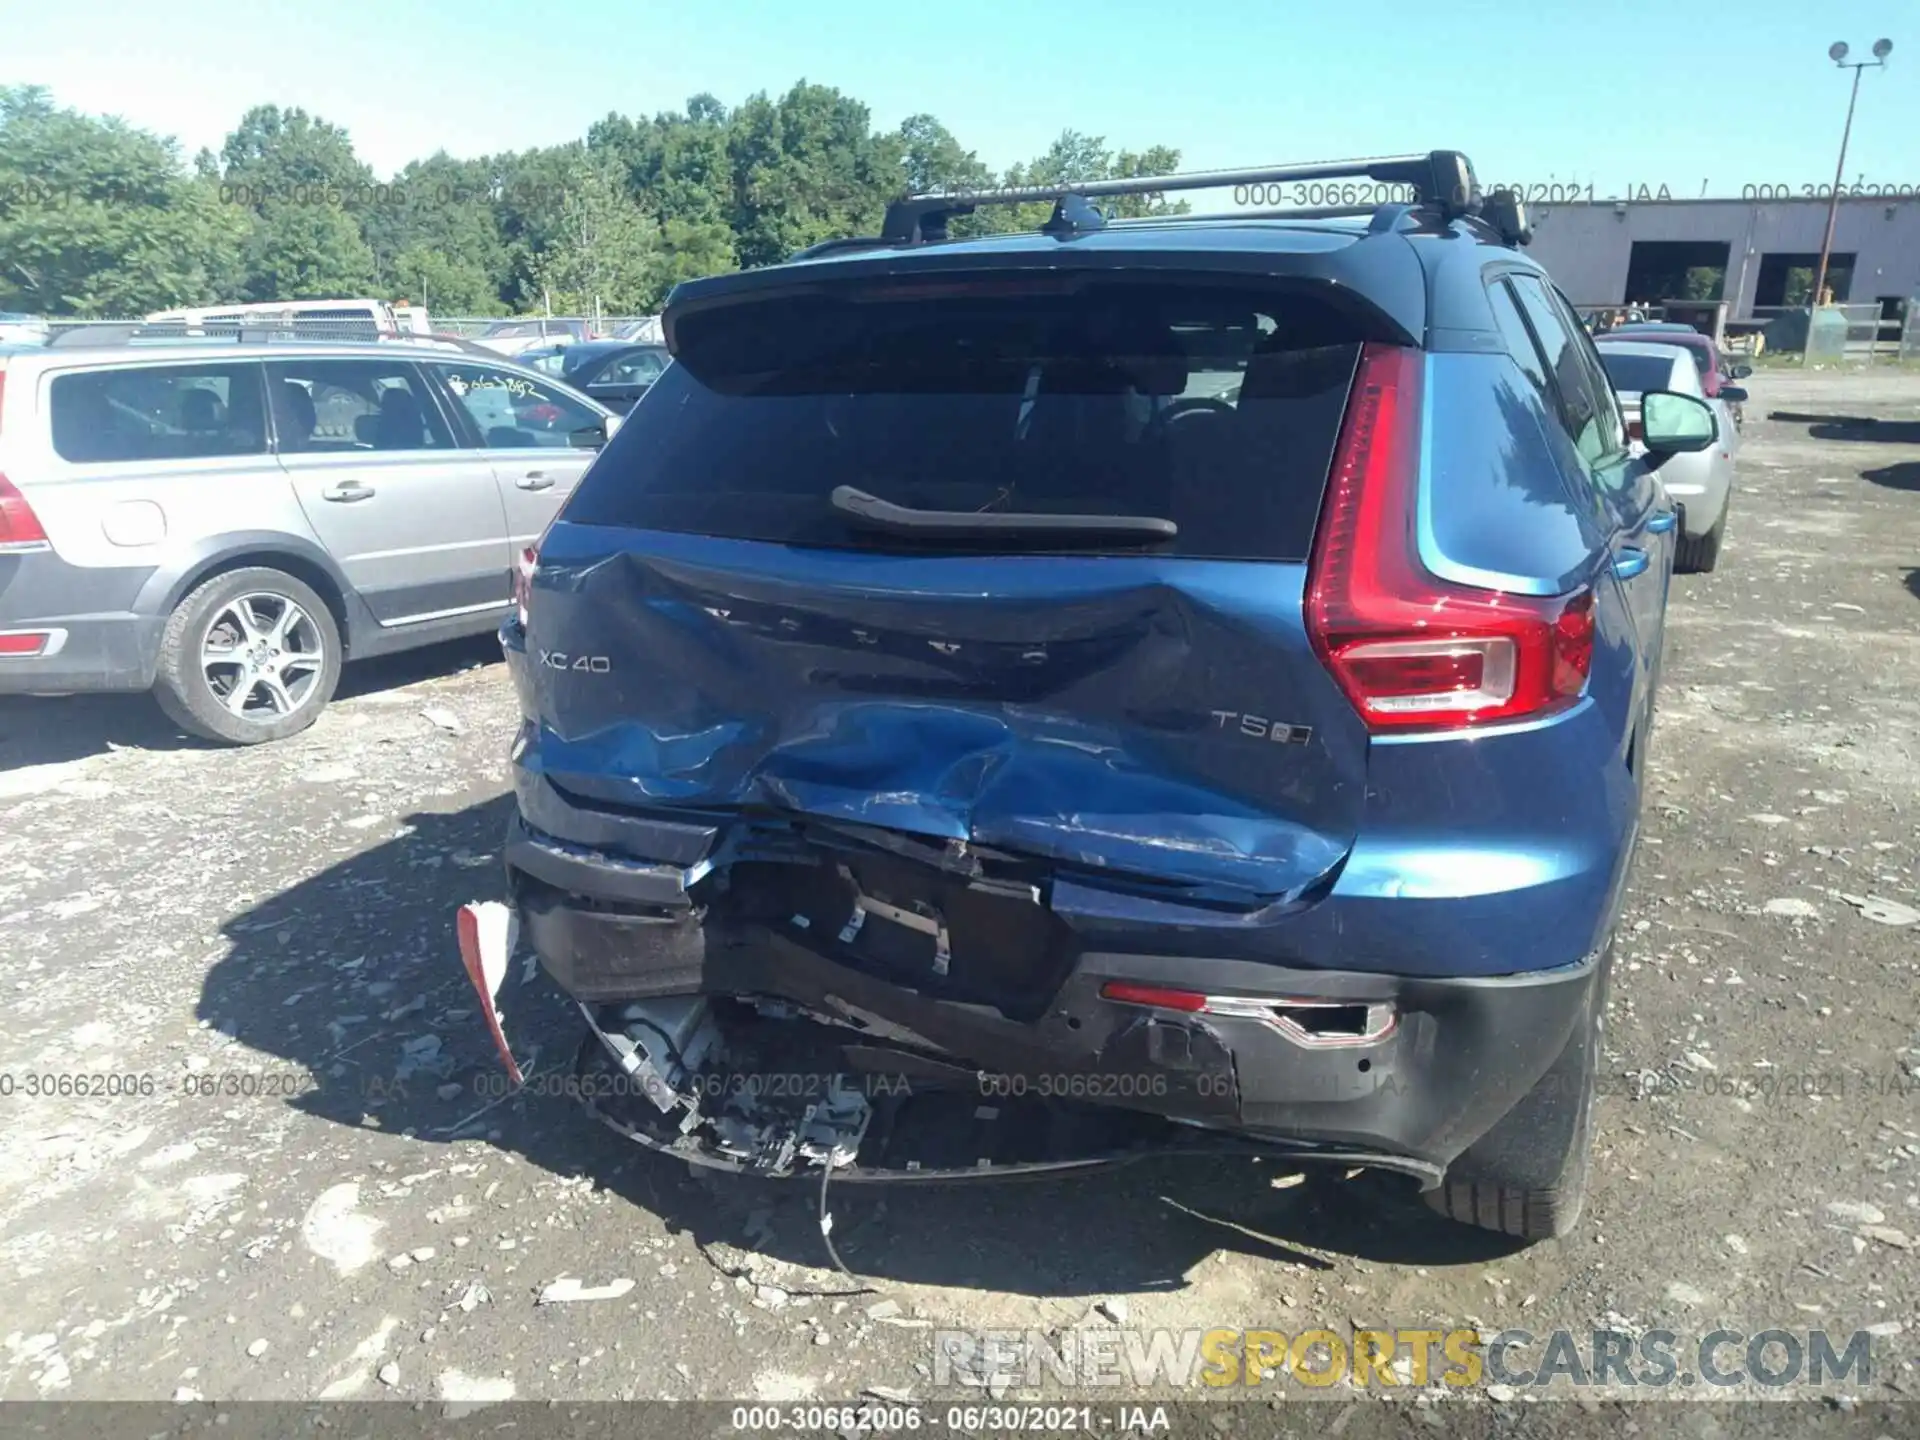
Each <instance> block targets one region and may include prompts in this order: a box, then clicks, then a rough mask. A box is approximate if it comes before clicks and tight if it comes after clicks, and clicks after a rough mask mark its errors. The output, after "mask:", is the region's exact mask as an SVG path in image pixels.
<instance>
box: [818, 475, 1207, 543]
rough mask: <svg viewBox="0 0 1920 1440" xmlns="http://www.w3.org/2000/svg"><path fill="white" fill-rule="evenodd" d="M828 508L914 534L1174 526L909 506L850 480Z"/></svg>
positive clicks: (1137, 518) (1155, 537)
mask: <svg viewBox="0 0 1920 1440" xmlns="http://www.w3.org/2000/svg"><path fill="white" fill-rule="evenodd" d="M832 502H833V508H834V509H836V510H838V511H839V512H840V513H841V514H842V515H845V516H846V517H847V518H848V519H849V520H851V521H852V522H854V523H855V524H857V525H860V526H863V527H864V528H866V529H869V530H879V531H882V532H884V533H885V534H888V535H906V536H912V537H914V538H917V539H926V538H934V539H949V540H1008V539H1019V538H1025V537H1033V538H1036V539H1056V538H1057V539H1063V540H1064V539H1079V540H1131V541H1135V542H1141V541H1165V540H1172V539H1175V538H1176V537H1178V535H1179V534H1180V527H1179V526H1178V525H1176V524H1174V523H1173V521H1171V520H1163V519H1161V518H1160V517H1159V516H1157V515H1042V514H1036V513H1031V512H1000V513H982V512H978V511H969V510H915V509H911V508H910V507H908V506H905V505H895V504H894V503H893V502H892V501H891V500H882V499H881V498H880V497H879V496H878V495H869V494H868V493H867V492H866V491H864V490H856V489H855V488H854V487H853V486H851V485H836V486H835V487H834V490H833V495H832Z"/></svg>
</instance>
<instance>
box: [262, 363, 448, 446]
mask: <svg viewBox="0 0 1920 1440" xmlns="http://www.w3.org/2000/svg"><path fill="white" fill-rule="evenodd" d="M267 371H268V379H269V382H270V384H271V387H272V394H273V409H274V425H275V431H276V433H277V435H278V436H279V444H280V450H281V453H283V454H326V453H335V452H342V451H367V450H448V449H451V448H452V447H453V435H452V433H451V432H450V431H449V430H448V428H447V422H446V420H445V419H444V418H443V417H442V416H441V414H440V411H439V408H438V407H437V406H436V405H435V404H434V401H433V397H432V396H431V395H429V394H428V393H427V387H426V382H425V381H424V380H423V379H422V378H421V375H420V372H419V371H418V370H417V369H415V368H414V367H413V366H412V365H409V364H406V363H405V362H403V361H388V360H285V361H276V362H274V363H273V364H271V365H269V366H268V367H267Z"/></svg>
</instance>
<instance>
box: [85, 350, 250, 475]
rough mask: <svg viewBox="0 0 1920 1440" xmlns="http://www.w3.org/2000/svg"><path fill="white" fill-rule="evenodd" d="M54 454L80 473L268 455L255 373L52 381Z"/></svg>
mask: <svg viewBox="0 0 1920 1440" xmlns="http://www.w3.org/2000/svg"><path fill="white" fill-rule="evenodd" d="M49 404H50V406H51V409H52V426H53V448H54V450H55V452H56V453H57V454H58V455H59V456H60V458H61V459H63V460H66V461H68V462H70V463H72V464H77V465H106V464H112V463H114V462H116V461H130V460H204V459H210V458H213V457H215V456H220V455H258V454H262V453H264V452H265V450H266V448H267V429H266V425H265V424H264V423H263V420H262V414H261V403H260V367H259V366H258V365H246V364H238V365H146V366H137V367H129V368H127V369H124V370H88V371H82V372H80V373H78V374H72V375H58V376H55V377H54V381H53V385H52V389H51V396H50V400H49Z"/></svg>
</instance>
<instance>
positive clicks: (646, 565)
mask: <svg viewBox="0 0 1920 1440" xmlns="http://www.w3.org/2000/svg"><path fill="white" fill-rule="evenodd" d="M1329 296H1330V291H1329V290H1321V289H1317V288H1315V287H1304V288H1303V287H1299V286H1294V287H1287V286H1276V285H1274V284H1273V283H1272V282H1263V283H1262V284H1260V285H1255V286H1250V285H1248V284H1245V283H1241V284H1236V285H1232V286H1222V285H1221V284H1220V283H1218V282H1214V283H1198V282H1196V283H1182V282H1178V281H1170V280H1168V279H1166V278H1165V277H1160V278H1159V279H1157V280H1156V281H1154V282H1153V283H1150V284H1143V283H1138V282H1133V283H1127V282H1121V281H1118V280H1114V279H1107V280H1101V281H1091V280H1084V279H1075V278H1073V277H1070V276H1052V277H1040V278H1038V279H1036V278H1034V277H1031V276H1029V277H1026V278H1023V279H1021V280H1019V281H1018V282H1017V283H1003V282H998V281H994V280H991V279H987V280H982V281H978V282H968V283H951V282H949V283H947V284H944V285H943V286H941V287H939V290H938V293H930V292H929V289H928V287H925V286H921V287H917V288H915V289H913V290H911V291H902V290H901V289H900V288H899V287H898V286H893V287H891V288H889V286H887V285H886V284H884V283H883V284H881V285H879V286H877V287H876V286H863V287H861V288H860V289H858V290H850V291H848V292H847V293H829V294H826V295H822V294H821V293H819V292H818V291H816V292H815V293H814V294H812V295H810V296H808V297H804V298H803V299H800V300H797V301H796V300H769V301H765V302H760V303H757V304H754V305H751V306H745V307H737V308H736V309H735V310H733V311H731V312H729V313H728V315H727V316H726V317H725V318H724V320H716V322H715V323H714V324H713V325H712V326H711V327H709V328H706V329H704V330H703V329H701V328H699V327H690V326H686V325H683V326H682V327H681V328H680V330H679V331H678V332H677V336H676V339H677V348H678V354H677V358H678V360H679V362H680V363H678V364H676V365H675V366H673V367H672V368H671V369H670V370H668V371H667V372H666V374H664V375H663V376H662V377H661V379H660V380H659V381H658V382H656V384H655V385H654V387H653V388H652V390H651V391H650V392H649V394H648V395H647V397H646V398H645V399H644V400H643V401H642V402H641V403H640V404H639V406H638V407H636V409H635V410H634V412H633V415H632V417H631V418H630V419H629V421H628V422H627V424H626V425H625V426H624V427H623V428H622V429H621V431H620V432H619V434H618V435H617V436H616V438H615V439H614V441H613V442H612V443H611V444H610V445H609V447H608V448H607V450H606V451H605V452H604V453H603V455H602V456H601V458H600V459H599V460H598V461H597V462H596V464H595V465H594V467H593V469H592V470H591V472H590V473H589V474H588V476H587V477H586V479H585V480H583V482H582V484H581V486H580V489H579V490H578V491H577V492H576V494H575V496H574V498H573V500H572V502H571V503H570V504H569V505H568V507H567V509H566V511H565V512H564V514H563V515H562V518H561V520H560V522H559V523H558V524H557V525H555V527H554V528H553V529H552V531H550V532H549V534H548V535H547V537H546V539H545V541H544V542H543V544H542V547H541V551H540V557H539V564H538V568H537V571H536V574H535V576H534V580H533V586H532V590H533V599H532V603H531V605H530V607H529V615H530V618H529V622H528V629H527V636H526V643H527V651H528V657H529V662H530V663H529V664H528V665H526V666H525V667H524V669H523V700H524V703H525V704H526V705H527V707H528V709H529V710H530V712H531V713H530V718H531V719H533V720H534V721H535V722H536V724H535V725H534V727H533V730H532V733H531V741H530V744H529V745H528V747H527V748H526V750H525V751H524V752H523V753H522V755H521V761H520V763H521V764H522V765H523V766H525V767H528V768H529V769H532V770H534V771H536V772H539V773H542V774H544V775H545V776H546V777H547V778H548V779H550V780H551V781H553V782H554V783H555V784H557V785H558V786H560V787H561V788H562V789H563V790H565V791H568V792H571V793H572V794H574V795H576V796H579V797H582V798H585V799H588V800H592V801H597V802H599V803H602V804H616V805H625V806H633V807H640V808H645V809H649V810H655V811H662V810H665V811H672V810H680V811H693V812H697V813H699V814H701V815H702V816H703V817H707V818H710V819H711V818H716V817H717V818H718V819H720V820H721V821H722V822H723V823H724V822H725V821H726V820H727V819H728V818H729V817H748V816H767V815H774V816H781V815H784V816H789V817H798V816H811V817H816V818H818V819H823V820H827V821H832V822H840V823H843V824H855V825H860V826H865V827H884V828H886V829H889V830H893V831H897V832H902V833H904V834H907V835H911V836H917V837H924V838H926V839H931V840H936V841H945V842H954V841H965V842H968V843H970V844H976V845H980V846H987V847H992V848H996V849H1000V850H1003V851H1008V852H1014V853H1016V854H1018V855H1020V856H1023V857H1030V858H1032V859H1035V860H1041V861H1045V862H1047V863H1048V864H1049V865H1050V866H1051V867H1052V870H1053V873H1054V874H1055V876H1056V878H1057V879H1059V880H1061V881H1070V880H1074V879H1078V880H1081V881H1092V882H1093V883H1095V884H1096V885H1098V884H1115V885H1120V886H1122V887H1126V886H1134V887H1139V886H1145V887H1148V889H1149V890H1150V892H1151V893H1155V894H1160V895H1164V896H1165V898H1169V899H1180V898H1192V899H1195V900H1208V901H1212V902H1214V903H1227V904H1234V905H1246V906H1249V907H1258V906H1263V905H1267V904H1271V903H1273V902H1275V901H1280V900H1286V899H1290V898H1294V897H1297V896H1299V895H1301V894H1302V892H1305V891H1308V890H1310V889H1311V888H1312V887H1313V886H1314V885H1315V884H1316V882H1319V881H1321V880H1323V879H1324V878H1325V877H1327V876H1328V875H1329V873H1330V872H1332V871H1334V870H1335V869H1337V867H1338V865H1339V864H1340V862H1341V860H1342V859H1343V857H1344V856H1345V855H1346V853H1347V851H1348V850H1349V849H1350V847H1351V845H1352V843H1353V840H1354V837H1355V833H1356V830H1357V826H1358V822H1359V816H1360V813H1361V807H1362V802H1363V797H1364V793H1365V780H1366V764H1367V738H1366V731H1365V728H1364V726H1363V725H1362V723H1361V721H1360V719H1359V717H1358V716H1357V715H1356V714H1355V713H1354V711H1353V709H1352V707H1351V705H1350V704H1349V703H1348V702H1347V700H1346V699H1345V698H1344V696H1343V695H1342V693H1341V692H1340V690H1339V688H1338V687H1337V686H1336V685H1335V683H1334V682H1333V680H1332V679H1331V678H1330V677H1329V675H1328V674H1327V672H1326V671H1325V669H1324V668H1323V667H1322V666H1321V664H1320V662H1319V661H1318V660H1317V658H1316V657H1315V655H1314V653H1313V650H1312V648H1311V647H1310V645H1309V643H1308V640H1307V636H1306V632H1305V628H1304V625H1303V620H1302V592H1303V587H1304V585H1305V583H1306V569H1305V559H1306V556H1307V554H1308V551H1309V549H1310V546H1311V541H1312V536H1313V532H1314V528H1315V523H1316V520H1317V516H1318V512H1319V506H1320V501H1321V497H1322V493H1323V490H1324V486H1325V482H1326V477H1327V471H1328V467H1329V464H1330V461H1331V458H1332V454H1333V451H1334V447H1335V444H1336V441H1337V437H1338V434H1339V429H1340V424H1341V418H1342V415H1343V413H1344V410H1345V405H1346V398H1347V391H1348V387H1349V385H1350V384H1351V381H1352V377H1353V373H1354V367H1355V364H1356V361H1357V356H1358V352H1359V345H1360V342H1361V341H1362V340H1364V339H1366V338H1370V336H1369V331H1368V323H1369V322H1368V317H1367V316H1366V314H1365V313H1364V312H1363V311H1359V310H1355V309H1352V308H1343V306H1344V307H1350V306H1351V305H1352V302H1351V300H1350V299H1341V300H1335V299H1330V298H1329ZM1183 401H1184V403H1183ZM844 485H852V486H856V487H858V488H860V489H862V490H865V491H867V492H869V493H871V494H873V495H876V496H879V497H881V498H882V499H884V500H887V501H889V502H892V503H894V504H897V505H901V506H905V507H909V508H910V509H912V510H914V511H916V512H924V511H931V510H937V511H940V512H945V513H949V514H952V513H960V514H966V515H973V514H981V513H984V514H993V515H1008V514H1012V515H1020V516H1027V517H1032V516H1035V515H1050V516H1061V515H1088V514H1094V515H1101V516H1113V515H1132V516H1139V515H1145V516H1150V517H1155V518H1161V519H1168V520H1172V521H1173V522H1174V523H1175V524H1176V525H1177V526H1178V536H1177V538H1175V539H1173V540H1171V541H1159V542H1154V541H1149V540H1133V541H1126V542H1123V543H1116V542H1115V541H1114V540H1113V539H1111V538H1107V539H1089V538H1088V537H1085V536H1081V537H1078V538H1075V537H1072V536H1062V535H1060V534H1057V533H1051V534H1037V535H1024V536H1013V537H1002V538H1000V539H998V540H991V541H989V540H981V539H978V538H976V539H973V540H963V541H955V540H953V539H951V538H946V537H943V536H939V535H928V536H926V537H925V538H921V537H919V536H917V535H914V534H906V535H901V534H883V533H877V532H875V531H873V530H871V529H870V528H867V527H866V526H863V525H862V524H860V523H859V522H857V521H856V520H853V519H850V518H849V516H848V515H846V514H845V513H843V512H842V511H840V510H836V508H835V507H834V505H833V504H832V503H831V500H830V496H831V494H832V492H833V491H834V489H835V488H836V487H838V486H844Z"/></svg>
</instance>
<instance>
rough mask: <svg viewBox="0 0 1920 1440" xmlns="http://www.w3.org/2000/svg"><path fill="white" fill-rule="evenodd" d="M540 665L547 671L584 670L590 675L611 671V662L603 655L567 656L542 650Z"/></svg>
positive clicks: (559, 652)
mask: <svg viewBox="0 0 1920 1440" xmlns="http://www.w3.org/2000/svg"><path fill="white" fill-rule="evenodd" d="M540 663H541V664H542V665H544V666H546V667H547V668H548V669H549V670H584V671H586V672H587V673H588V674H591V675H605V674H607V673H608V672H609V671H611V670H612V669H613V661H612V660H611V659H609V658H608V657H607V656H605V655H568V654H566V653H565V652H564V651H560V650H542V651H541V652H540Z"/></svg>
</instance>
